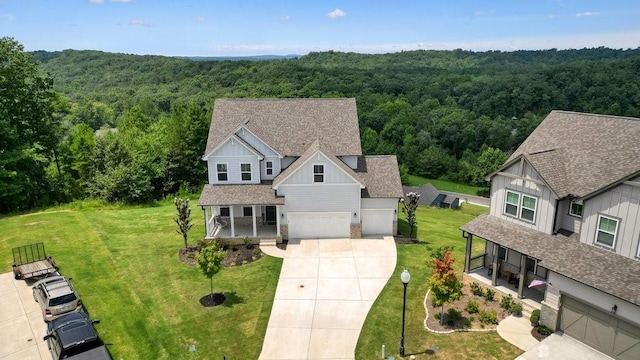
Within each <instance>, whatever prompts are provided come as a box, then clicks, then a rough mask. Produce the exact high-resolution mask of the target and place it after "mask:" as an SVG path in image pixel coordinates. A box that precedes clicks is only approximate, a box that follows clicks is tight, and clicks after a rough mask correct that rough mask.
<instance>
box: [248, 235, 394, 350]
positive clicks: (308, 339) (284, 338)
mask: <svg viewBox="0 0 640 360" xmlns="http://www.w3.org/2000/svg"><path fill="white" fill-rule="evenodd" d="M395 267H396V247H395V242H394V240H393V237H385V238H384V239H320V240H317V239H316V240H297V241H289V243H288V245H287V251H286V254H285V259H284V262H283V264H282V270H281V272H280V278H279V280H278V287H277V289H276V295H275V300H274V303H273V308H272V309H271V317H270V318H269V324H268V326H267V333H266V335H265V340H264V344H263V346H262V353H261V354H260V359H261V360H275V359H295V360H303V359H354V356H355V348H356V343H357V341H358V337H359V336H360V330H361V329H362V325H363V324H364V320H365V318H366V316H367V313H368V312H369V310H370V309H371V305H372V304H373V301H374V300H375V299H376V298H377V297H378V295H379V294H380V291H382V288H384V286H385V285H386V283H387V281H388V280H389V277H390V276H391V274H392V273H393V270H394V269H395Z"/></svg>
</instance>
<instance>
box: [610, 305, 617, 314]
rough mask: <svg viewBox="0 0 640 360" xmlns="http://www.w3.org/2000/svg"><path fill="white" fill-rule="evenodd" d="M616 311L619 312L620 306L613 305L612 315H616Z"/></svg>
mask: <svg viewBox="0 0 640 360" xmlns="http://www.w3.org/2000/svg"><path fill="white" fill-rule="evenodd" d="M616 311H618V305H616V304H613V307H612V308H611V313H612V314H615V313H616Z"/></svg>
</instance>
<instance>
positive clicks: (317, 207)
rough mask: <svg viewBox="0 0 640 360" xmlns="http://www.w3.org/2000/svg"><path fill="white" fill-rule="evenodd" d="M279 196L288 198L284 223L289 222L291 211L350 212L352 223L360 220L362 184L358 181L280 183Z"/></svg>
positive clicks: (284, 211)
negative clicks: (306, 183)
mask: <svg viewBox="0 0 640 360" xmlns="http://www.w3.org/2000/svg"><path fill="white" fill-rule="evenodd" d="M278 196H284V197H285V199H286V201H285V205H284V206H283V207H282V213H283V214H284V217H283V218H281V220H282V224H287V215H286V214H287V213H289V212H349V213H351V214H352V216H351V223H352V224H358V223H359V222H360V185H359V184H356V183H352V184H308V185H296V184H280V186H278ZM354 213H355V214H356V216H353V214H354Z"/></svg>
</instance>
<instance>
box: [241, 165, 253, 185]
mask: <svg viewBox="0 0 640 360" xmlns="http://www.w3.org/2000/svg"><path fill="white" fill-rule="evenodd" d="M242 165H249V170H242ZM245 174H249V179H245V178H244V175H245ZM251 180H253V170H252V168H251V163H240V181H251Z"/></svg>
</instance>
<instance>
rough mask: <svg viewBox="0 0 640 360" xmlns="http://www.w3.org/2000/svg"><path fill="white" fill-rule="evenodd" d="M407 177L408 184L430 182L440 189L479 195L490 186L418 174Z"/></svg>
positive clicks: (418, 185) (419, 184) (415, 184)
mask: <svg viewBox="0 0 640 360" xmlns="http://www.w3.org/2000/svg"><path fill="white" fill-rule="evenodd" d="M407 179H408V180H409V183H408V184H407V185H408V186H417V187H420V186H422V185H424V184H426V183H430V184H431V185H433V186H435V188H436V189H438V190H442V191H451V192H457V193H462V194H468V195H478V194H479V193H480V192H482V191H486V190H488V188H483V187H478V186H471V185H464V184H456V183H452V182H450V181H445V180H437V179H427V178H423V177H420V176H417V175H407Z"/></svg>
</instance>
